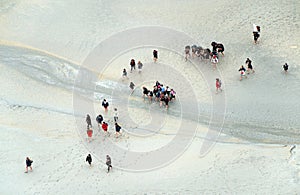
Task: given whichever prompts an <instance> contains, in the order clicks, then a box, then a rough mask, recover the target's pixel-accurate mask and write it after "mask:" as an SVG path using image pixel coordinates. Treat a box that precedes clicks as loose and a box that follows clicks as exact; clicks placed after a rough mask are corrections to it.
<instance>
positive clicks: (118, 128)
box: [115, 123, 121, 137]
mask: <svg viewBox="0 0 300 195" xmlns="http://www.w3.org/2000/svg"><path fill="white" fill-rule="evenodd" d="M115 128H116V137H119V135H121V126H120V125H119V124H118V123H115Z"/></svg>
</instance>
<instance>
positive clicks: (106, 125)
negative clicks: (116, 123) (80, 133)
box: [102, 122, 108, 135]
mask: <svg viewBox="0 0 300 195" xmlns="http://www.w3.org/2000/svg"><path fill="white" fill-rule="evenodd" d="M102 129H103V131H104V133H105V135H107V134H108V132H107V129H108V124H107V123H106V122H103V123H102Z"/></svg>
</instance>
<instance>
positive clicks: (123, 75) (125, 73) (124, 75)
mask: <svg viewBox="0 0 300 195" xmlns="http://www.w3.org/2000/svg"><path fill="white" fill-rule="evenodd" d="M122 77H123V78H124V77H125V78H127V70H126V69H125V68H124V69H123V74H122Z"/></svg>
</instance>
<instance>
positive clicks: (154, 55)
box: [153, 50, 158, 62]
mask: <svg viewBox="0 0 300 195" xmlns="http://www.w3.org/2000/svg"><path fill="white" fill-rule="evenodd" d="M157 59H158V52H157V51H156V50H153V60H154V62H156V61H157Z"/></svg>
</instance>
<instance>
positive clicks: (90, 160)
mask: <svg viewBox="0 0 300 195" xmlns="http://www.w3.org/2000/svg"><path fill="white" fill-rule="evenodd" d="M85 161H86V162H88V163H89V165H90V166H92V156H91V154H88V155H87V157H86V159H85Z"/></svg>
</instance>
